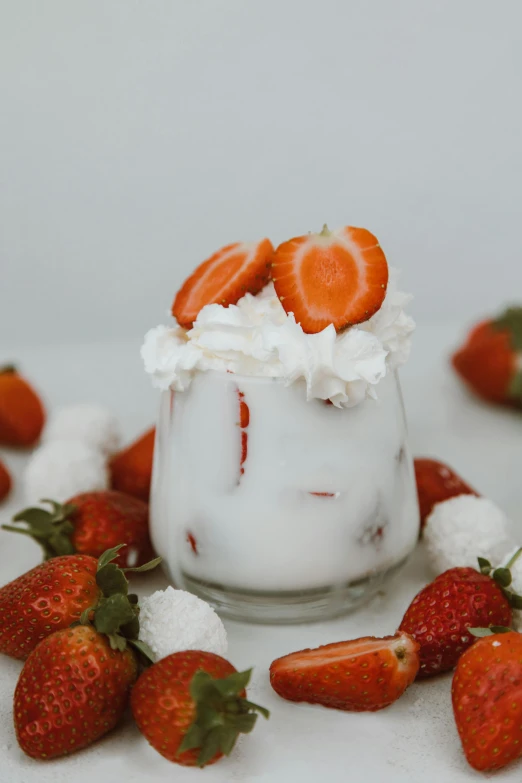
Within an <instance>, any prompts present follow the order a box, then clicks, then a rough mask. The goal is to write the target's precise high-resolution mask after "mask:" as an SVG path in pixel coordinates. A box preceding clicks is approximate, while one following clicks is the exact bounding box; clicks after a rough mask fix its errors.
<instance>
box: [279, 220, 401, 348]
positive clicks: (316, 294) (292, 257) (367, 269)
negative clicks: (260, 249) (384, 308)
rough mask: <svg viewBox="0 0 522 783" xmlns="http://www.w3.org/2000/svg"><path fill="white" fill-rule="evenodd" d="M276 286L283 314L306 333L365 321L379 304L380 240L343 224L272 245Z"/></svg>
mask: <svg viewBox="0 0 522 783" xmlns="http://www.w3.org/2000/svg"><path fill="white" fill-rule="evenodd" d="M272 277H273V280H274V286H275V290H276V293H277V296H278V297H279V299H280V301H281V304H282V305H283V307H284V309H285V311H286V312H287V313H293V314H294V316H295V320H296V321H297V323H300V324H301V326H302V328H303V331H304V332H307V333H308V334H313V333H315V332H321V331H322V330H323V329H325V328H326V327H327V326H329V325H330V324H333V325H334V326H335V328H336V330H337V331H341V330H342V329H345V328H346V327H348V326H352V325H353V324H358V323H361V322H362V321H367V320H368V319H369V318H370V317H371V316H372V315H373V314H374V313H376V312H377V310H379V308H380V307H381V305H382V303H383V300H384V297H385V295H386V287H387V285H388V264H387V262H386V257H385V255H384V253H383V251H382V249H381V247H380V245H379V242H378V240H377V239H376V237H374V236H373V234H370V232H369V231H367V230H366V229H364V228H353V227H352V226H346V227H345V228H341V229H339V230H337V231H329V230H328V228H327V227H326V226H325V227H324V228H323V230H322V231H321V233H320V234H307V235H306V236H302V237H295V239H290V240H289V241H288V242H283V244H282V245H279V247H278V248H277V249H276V251H275V254H274V263H273V270H272Z"/></svg>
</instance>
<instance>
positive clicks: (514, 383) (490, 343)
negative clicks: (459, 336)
mask: <svg viewBox="0 0 522 783" xmlns="http://www.w3.org/2000/svg"><path fill="white" fill-rule="evenodd" d="M521 359H522V307H514V308H511V309H509V310H507V311H506V312H505V313H504V314H503V315H502V316H501V317H500V318H497V319H495V320H490V321H483V322H482V323H480V324H478V325H477V326H475V327H474V329H472V331H471V333H470V334H469V336H468V339H467V341H466V343H465V344H464V345H463V346H462V348H460V349H459V350H458V351H457V352H456V353H455V354H454V355H453V357H452V360H451V361H452V364H453V367H454V368H455V370H456V371H457V373H458V374H459V375H460V377H461V378H462V380H463V381H464V382H465V383H466V384H467V385H468V386H469V387H470V388H471V389H472V390H473V391H474V392H475V393H476V394H477V395H478V396H479V397H482V398H483V399H484V400H487V401H488V402H495V403H503V404H506V405H516V406H522V363H521Z"/></svg>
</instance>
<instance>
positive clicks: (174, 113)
mask: <svg viewBox="0 0 522 783" xmlns="http://www.w3.org/2000/svg"><path fill="white" fill-rule="evenodd" d="M521 27H522V4H521V3H520V0H502V1H501V2H499V1H498V0H497V2H494V1H493V0H436V1H435V0H429V1H428V0H423V1H422V2H419V0H403V1H402V2H401V1H399V0H350V2H348V0H338V1H336V0H321V2H319V0H317V1H316V2H312V1H311V0H258V2H254V1H253V0H192V2H190V0H45V2H42V0H0V264H1V268H2V270H1V278H0V339H1V342H2V343H9V342H16V343H17V344H23V343H29V344H30V343H34V342H35V341H41V342H48V343H53V342H63V341H64V340H67V341H78V340H81V341H92V340H99V339H100V340H101V339H104V338H105V337H114V338H119V337H126V336H132V337H136V338H138V337H139V335H141V334H142V333H143V332H144V331H145V330H146V329H147V328H148V327H149V326H151V325H154V324H156V323H157V322H159V321H161V320H162V319H163V318H164V313H165V311H166V309H167V308H168V307H169V306H170V303H171V300H172V298H173V295H174V293H175V291H176V289H177V288H178V286H179V284H180V283H181V281H182V280H183V278H184V277H185V276H186V275H187V273H189V271H191V270H192V268H193V267H194V266H195V265H196V264H197V263H199V262H200V261H201V260H203V259H204V258H205V257H206V256H207V255H209V254H210V253H211V252H213V251H214V250H216V249H217V248H218V247H220V246H221V245H223V244H225V243H228V242H230V241H235V240H238V239H256V238H258V237H260V236H262V235H268V236H270V238H272V240H273V241H274V242H279V241H282V240H284V239H287V238H289V237H290V236H295V235H297V234H301V233H305V232H306V231H308V230H315V229H320V228H321V226H322V224H323V222H325V221H327V222H328V223H329V225H330V226H331V227H337V226H339V225H343V224H346V223H351V224H354V225H363V226H365V227H368V228H370V229H371V230H373V231H374V233H376V234H377V236H378V237H379V239H380V240H381V244H382V245H383V247H384V250H385V252H386V253H387V255H388V258H389V260H390V262H391V263H392V264H393V265H395V266H398V267H401V268H402V269H403V286H404V287H405V288H407V289H409V290H411V291H413V292H414V293H415V296H416V301H415V304H414V315H415V316H416V318H417V319H418V320H419V321H422V320H423V319H437V318H440V317H444V318H446V317H451V318H454V319H458V320H459V321H460V322H461V323H462V324H463V325H464V324H465V323H466V322H467V321H468V320H472V319H473V318H475V317H476V316H477V315H482V314H483V313H485V312H488V311H490V310H492V311H495V310H496V309H497V308H498V307H499V306H500V305H501V304H502V303H503V302H504V301H505V300H510V299H516V298H517V297H518V299H521V298H522V253H521V249H520V243H519V234H518V227H519V224H520V222H521V216H522V215H521V213H522V199H521V187H520V181H521V176H522V152H521V148H522V142H521V139H522V108H521V107H522V101H521V99H520V95H521V92H520V91H521V76H522V46H521V43H520V30H521Z"/></svg>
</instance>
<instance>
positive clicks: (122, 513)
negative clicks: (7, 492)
mask: <svg viewBox="0 0 522 783" xmlns="http://www.w3.org/2000/svg"><path fill="white" fill-rule="evenodd" d="M45 502H47V503H49V505H50V506H51V511H46V510H44V509H43V508H27V509H25V510H24V511H20V512H19V513H18V514H16V516H15V517H13V520H14V521H15V522H25V523H26V527H24V528H16V527H11V526H9V525H4V526H3V527H4V529H8V530H14V531H17V532H20V533H24V534H26V535H30V536H32V537H33V538H34V539H35V541H36V542H37V543H38V544H40V546H41V547H42V548H43V550H44V555H45V557H46V559H49V558H50V557H56V556H57V555H62V554H72V553H74V552H78V553H79V554H82V555H92V557H99V556H100V555H101V554H102V553H103V552H105V550H107V549H112V548H113V547H115V546H117V545H118V544H120V543H123V544H126V547H125V548H124V549H122V550H120V552H119V553H118V555H117V557H116V562H117V563H118V565H120V566H121V567H122V568H125V567H129V566H136V565H138V566H140V565H143V564H144V563H146V562H148V561H149V560H150V559H151V557H152V555H153V550H152V544H151V542H150V538H149V507H148V505H147V504H146V503H144V502H143V501H142V500H138V498H134V497H132V496H131V495H125V494H124V493H123V492H114V491H111V490H109V491H101V492H85V493H83V494H82V495H76V496H75V497H73V498H71V499H70V500H68V501H67V503H64V504H63V505H61V504H60V503H56V502H53V501H45Z"/></svg>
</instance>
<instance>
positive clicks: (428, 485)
mask: <svg viewBox="0 0 522 783" xmlns="http://www.w3.org/2000/svg"><path fill="white" fill-rule="evenodd" d="M413 464H414V467H415V479H416V481H417V495H418V497H419V509H420V519H421V528H423V527H424V525H425V524H426V519H427V518H428V517H429V515H430V514H431V512H432V511H433V507H434V506H435V504H436V503H442V502H443V501H444V500H449V499H450V498H454V497H456V496H457V495H478V492H475V490H474V489H472V488H471V487H470V486H469V484H466V482H465V481H463V480H462V479H461V478H460V476H458V475H457V474H456V473H455V471H454V470H453V469H452V468H450V467H449V465H445V464H444V462H438V461H437V460H434V459H426V458H424V457H422V458H421V457H418V458H417V459H415V460H414V462H413Z"/></svg>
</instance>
